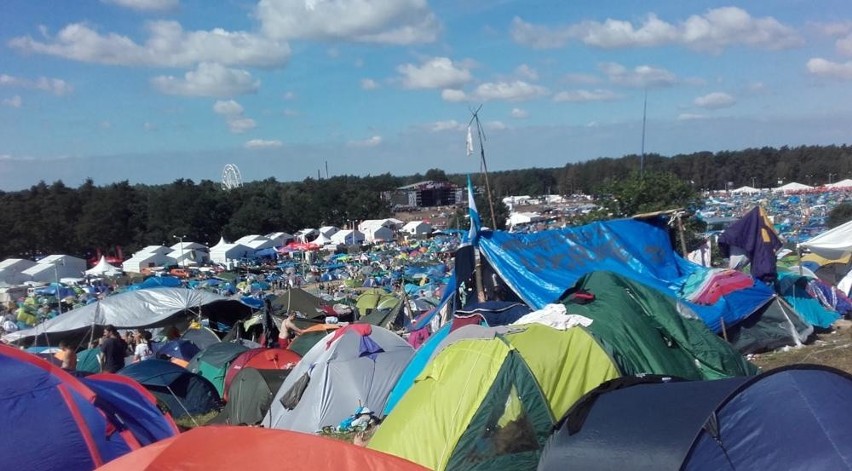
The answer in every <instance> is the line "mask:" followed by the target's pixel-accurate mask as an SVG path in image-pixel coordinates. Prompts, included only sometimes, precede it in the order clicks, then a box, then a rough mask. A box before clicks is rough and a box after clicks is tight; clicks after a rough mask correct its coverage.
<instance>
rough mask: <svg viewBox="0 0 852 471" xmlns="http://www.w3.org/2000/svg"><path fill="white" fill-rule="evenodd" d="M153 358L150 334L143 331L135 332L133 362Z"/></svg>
mask: <svg viewBox="0 0 852 471" xmlns="http://www.w3.org/2000/svg"><path fill="white" fill-rule="evenodd" d="M153 356H154V351H153V349H152V348H151V334H150V333H149V332H148V331H147V330H144V329H139V330H137V331H136V348H135V349H134V351H133V362H134V363H135V362H138V361H144V360H147V359H149V358H151V357H153Z"/></svg>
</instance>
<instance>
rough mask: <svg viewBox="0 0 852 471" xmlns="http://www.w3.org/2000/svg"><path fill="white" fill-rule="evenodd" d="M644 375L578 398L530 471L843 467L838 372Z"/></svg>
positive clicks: (851, 452) (844, 394)
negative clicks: (696, 377)
mask: <svg viewBox="0 0 852 471" xmlns="http://www.w3.org/2000/svg"><path fill="white" fill-rule="evenodd" d="M650 380H651V381H650V382H647V383H646V382H644V381H642V380H641V379H640V380H638V381H637V380H636V379H635V378H619V379H616V380H613V381H610V382H608V383H604V384H603V385H601V386H599V387H598V388H597V389H596V390H593V391H591V392H589V393H588V394H587V395H586V396H584V397H583V398H582V399H580V401H578V402H577V403H576V404H575V405H574V406H573V407H572V408H571V410H569V411H568V413H567V415H566V416H565V418H564V419H563V420H562V422H561V425H560V426H558V429H557V431H556V432H554V434H553V435H552V436H551V438H550V440H549V441H548V443H547V445H546V447H545V449H544V452H543V454H542V457H541V460H540V461H539V466H538V469H539V470H540V471H549V470H562V469H582V470H611V469H630V470H636V471H641V470H655V471H656V470H665V469H672V470H677V469H681V470H714V471H716V470H729V469H730V470H734V469H831V470H850V469H852V409H850V408H849V405H848V402H849V398H850V397H852V376H850V375H848V374H847V373H844V372H842V371H840V370H835V369H832V368H827V367H823V366H815V365H795V366H791V367H786V368H779V369H776V370H771V371H768V372H766V373H763V374H760V375H758V376H751V377H736V378H729V379H720V380H714V381H683V382H679V381H665V380H662V381H661V378H659V377H655V378H650ZM637 382H638V384H636V383H637Z"/></svg>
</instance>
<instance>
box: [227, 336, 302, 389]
mask: <svg viewBox="0 0 852 471" xmlns="http://www.w3.org/2000/svg"><path fill="white" fill-rule="evenodd" d="M301 359H302V357H300V356H299V354H298V353H296V352H294V351H292V350H287V349H284V348H252V349H251V350H248V351H245V352H243V353H241V354H240V356H238V357H237V358H235V359H234V361H233V362H231V366H230V367H228V372H227V373H225V389H224V391H225V393H224V395H223V398H224V399H225V400H226V401H227V400H228V388H229V387H230V386H231V381H233V380H234V378H235V377H236V376H237V373H239V372H240V370H241V369H243V368H255V369H258V370H287V369H290V368H292V367H294V366H296V363H298V362H299V360H301Z"/></svg>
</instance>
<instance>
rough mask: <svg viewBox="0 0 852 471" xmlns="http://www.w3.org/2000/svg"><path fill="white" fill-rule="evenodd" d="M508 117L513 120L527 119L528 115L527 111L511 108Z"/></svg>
mask: <svg viewBox="0 0 852 471" xmlns="http://www.w3.org/2000/svg"><path fill="white" fill-rule="evenodd" d="M509 115H510V116H511V117H513V118H515V119H525V118H528V117H529V115H530V114H529V113H528V112H527V110H522V109H520V108H512V111H511V112H510V113H509Z"/></svg>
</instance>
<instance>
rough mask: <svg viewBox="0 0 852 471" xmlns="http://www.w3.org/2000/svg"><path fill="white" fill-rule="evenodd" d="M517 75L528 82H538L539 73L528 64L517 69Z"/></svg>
mask: <svg viewBox="0 0 852 471" xmlns="http://www.w3.org/2000/svg"><path fill="white" fill-rule="evenodd" d="M515 75H517V76H518V77H520V78H522V79H526V80H538V71H536V70H535V69H533V68H532V67H530V66H528V65H526V64H521V65H519V66H518V67H517V68H516V69H515Z"/></svg>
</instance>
